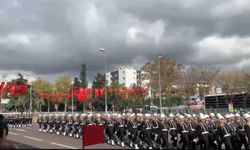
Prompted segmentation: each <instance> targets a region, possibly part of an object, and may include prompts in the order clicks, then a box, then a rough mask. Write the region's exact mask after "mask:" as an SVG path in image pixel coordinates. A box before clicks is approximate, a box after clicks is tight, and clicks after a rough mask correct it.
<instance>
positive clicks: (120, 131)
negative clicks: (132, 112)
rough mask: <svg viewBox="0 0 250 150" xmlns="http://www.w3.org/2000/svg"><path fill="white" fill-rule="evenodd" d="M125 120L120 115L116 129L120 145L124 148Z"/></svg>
mask: <svg viewBox="0 0 250 150" xmlns="http://www.w3.org/2000/svg"><path fill="white" fill-rule="evenodd" d="M124 125H125V124H124V120H123V118H122V117H121V115H120V114H119V115H118V118H117V119H116V123H115V128H116V129H117V135H118V138H119V140H118V144H119V145H121V146H122V147H124V146H125V145H124V132H125V126H124Z"/></svg>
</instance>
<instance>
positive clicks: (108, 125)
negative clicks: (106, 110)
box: [105, 114, 115, 145]
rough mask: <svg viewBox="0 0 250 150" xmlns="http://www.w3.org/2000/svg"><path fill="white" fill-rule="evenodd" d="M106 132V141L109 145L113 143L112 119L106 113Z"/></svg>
mask: <svg viewBox="0 0 250 150" xmlns="http://www.w3.org/2000/svg"><path fill="white" fill-rule="evenodd" d="M105 122H106V125H105V126H106V134H107V135H108V143H109V144H111V145H115V142H114V121H113V120H112V119H111V118H110V115H109V114H108V116H107V118H106V121H105Z"/></svg>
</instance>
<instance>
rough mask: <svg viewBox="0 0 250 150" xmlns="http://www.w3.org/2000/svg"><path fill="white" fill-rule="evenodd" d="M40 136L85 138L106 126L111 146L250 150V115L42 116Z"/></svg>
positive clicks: (106, 134) (107, 140) (107, 139)
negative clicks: (85, 131)
mask: <svg viewBox="0 0 250 150" xmlns="http://www.w3.org/2000/svg"><path fill="white" fill-rule="evenodd" d="M37 123H38V125H39V131H40V132H47V133H51V134H57V135H62V136H69V137H74V138H82V133H83V131H82V129H83V128H82V127H83V126H89V125H104V126H105V139H106V142H107V143H109V144H111V145H121V146H122V147H125V146H129V147H131V148H134V149H153V148H160V149H161V148H162V149H169V148H171V149H175V148H176V149H224V148H226V149H241V148H244V149H248V148H249V142H250V115H249V114H241V115H240V114H238V113H236V114H226V115H221V114H216V115H215V114H214V113H211V114H202V113H200V114H192V115H191V114H176V115H173V114H171V113H170V114H169V115H164V114H161V115H160V114H134V113H132V114H105V115H101V114H75V115H71V114H60V115H59V114H55V115H51V114H50V115H47V114H44V115H39V117H38V120H37Z"/></svg>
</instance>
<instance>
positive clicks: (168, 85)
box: [142, 57, 184, 99]
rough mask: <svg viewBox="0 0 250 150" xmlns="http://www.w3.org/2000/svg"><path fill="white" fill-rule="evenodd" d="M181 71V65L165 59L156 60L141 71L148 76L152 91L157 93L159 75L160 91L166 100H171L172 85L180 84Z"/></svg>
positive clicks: (182, 67)
mask: <svg viewBox="0 0 250 150" xmlns="http://www.w3.org/2000/svg"><path fill="white" fill-rule="evenodd" d="M159 66H160V67H159ZM159 68H160V70H159ZM182 69H184V66H183V65H182V64H181V63H178V62H176V61H175V60H172V59H170V58H165V57H159V58H156V59H155V60H154V61H153V62H152V63H151V62H148V63H146V64H145V65H144V66H143V67H142V70H143V71H146V72H148V73H149V74H150V86H151V88H152V90H153V91H154V90H158V91H159V74H160V77H161V81H160V83H161V87H162V88H161V89H162V90H161V91H162V93H165V94H166V97H167V99H170V98H171V93H172V90H173V88H172V87H173V85H174V84H177V83H180V81H181V71H182ZM162 93H161V94H162Z"/></svg>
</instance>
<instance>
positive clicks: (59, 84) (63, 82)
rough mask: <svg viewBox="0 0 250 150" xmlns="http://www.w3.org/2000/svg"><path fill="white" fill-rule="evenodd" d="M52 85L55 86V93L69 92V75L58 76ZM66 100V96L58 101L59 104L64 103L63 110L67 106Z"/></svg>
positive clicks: (70, 86)
mask: <svg viewBox="0 0 250 150" xmlns="http://www.w3.org/2000/svg"><path fill="white" fill-rule="evenodd" d="M54 87H55V94H69V93H71V88H72V85H71V78H70V77H69V76H61V77H59V78H58V79H56V82H55V85H54ZM68 101H69V100H68V99H67V98H64V99H63V101H62V102H60V104H61V103H63V104H64V108H65V110H64V111H67V110H66V106H68V104H69V102H68ZM70 102H71V101H70ZM70 104H71V103H70Z"/></svg>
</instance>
